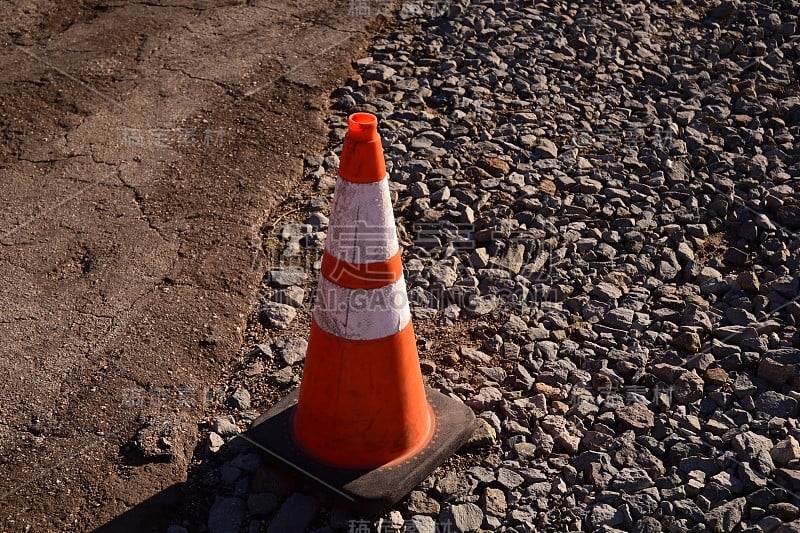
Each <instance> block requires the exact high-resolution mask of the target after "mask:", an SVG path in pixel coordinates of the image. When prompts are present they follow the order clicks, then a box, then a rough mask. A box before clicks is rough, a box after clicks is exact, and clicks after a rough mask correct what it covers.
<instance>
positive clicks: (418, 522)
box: [406, 514, 436, 533]
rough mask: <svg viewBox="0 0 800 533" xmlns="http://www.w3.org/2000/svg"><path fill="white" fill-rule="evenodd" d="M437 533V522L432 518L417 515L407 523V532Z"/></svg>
mask: <svg viewBox="0 0 800 533" xmlns="http://www.w3.org/2000/svg"><path fill="white" fill-rule="evenodd" d="M409 530H410V531H413V532H416V533H436V521H435V520H434V519H433V518H431V517H430V516H425V515H420V514H416V515H414V516H412V517H411V518H410V519H409V520H408V522H406V531H409Z"/></svg>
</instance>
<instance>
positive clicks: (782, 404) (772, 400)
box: [756, 391, 798, 418]
mask: <svg viewBox="0 0 800 533" xmlns="http://www.w3.org/2000/svg"><path fill="white" fill-rule="evenodd" d="M756 407H757V408H758V410H759V411H761V412H762V413H766V414H768V415H770V416H777V417H780V418H792V417H794V416H797V408H798V404H797V400H795V399H794V398H792V397H791V396H786V395H785V394H781V393H779V392H775V391H766V392H763V393H761V394H759V395H758V398H756Z"/></svg>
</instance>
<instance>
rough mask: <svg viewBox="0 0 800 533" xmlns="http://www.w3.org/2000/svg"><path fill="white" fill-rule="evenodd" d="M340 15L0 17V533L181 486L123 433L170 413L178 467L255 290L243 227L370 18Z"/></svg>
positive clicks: (91, 5)
mask: <svg viewBox="0 0 800 533" xmlns="http://www.w3.org/2000/svg"><path fill="white" fill-rule="evenodd" d="M349 15H350V14H349V13H348V3H347V1H325V2H310V1H307V0H296V1H292V0H280V1H273V2H270V5H268V6H267V5H265V2H263V1H248V2H247V3H238V2H229V3H227V4H225V3H221V2H210V1H200V2H192V3H191V5H190V4H177V3H170V2H168V1H165V2H163V3H157V2H130V3H128V2H126V3H123V2H104V1H95V0H89V1H77V0H70V1H64V2H56V1H49V0H26V1H23V2H15V3H4V4H2V5H0V20H2V23H0V28H1V29H2V32H1V33H2V36H3V40H4V46H3V48H2V50H0V72H2V77H1V78H0V79H2V80H3V84H2V86H0V135H2V143H0V196H1V197H2V199H3V200H2V201H3V209H2V211H1V212H0V262H2V267H0V339H2V343H0V346H1V347H0V364H1V365H2V369H3V371H4V373H5V379H3V380H2V381H1V382H0V509H2V512H0V530H3V531H6V530H7V531H54V530H59V531H62V530H75V531H87V530H92V529H94V528H98V527H100V526H102V525H103V524H107V523H109V522H110V521H111V520H113V519H114V518H115V517H119V516H120V515H121V514H123V513H125V512H126V511H129V510H130V509H131V508H133V507H135V506H137V505H139V504H140V503H141V502H142V501H144V500H147V499H148V498H150V497H151V496H153V495H154V494H156V493H158V492H164V491H166V490H167V489H168V488H169V487H172V486H175V485H176V484H177V483H180V482H181V481H182V480H183V479H184V478H185V476H186V464H185V463H181V462H177V463H175V462H173V463H170V462H149V463H146V464H145V463H144V462H142V461H138V460H137V458H136V457H132V456H131V455H130V454H129V453H128V452H127V450H128V448H129V447H128V446H127V443H128V442H129V441H130V440H131V439H132V438H133V437H134V435H135V434H136V431H137V430H138V428H140V427H141V425H142V420H143V417H144V416H146V415H147V414H148V413H149V412H154V411H159V410H163V407H164V405H167V404H168V405H169V409H171V410H173V411H177V412H178V414H179V415H180V417H181V419H183V420H185V421H186V424H185V425H184V427H183V430H184V433H183V434H182V436H181V438H182V441H183V442H182V444H183V445H184V447H185V450H186V458H187V461H188V460H189V458H190V457H191V454H192V450H193V448H194V446H195V430H196V421H197V420H198V419H199V418H201V417H202V413H203V408H204V401H203V398H204V395H205V394H206V392H207V389H208V386H209V384H210V383H212V382H213V381H214V380H216V379H218V378H219V376H220V375H223V374H224V369H225V368H226V365H228V364H230V362H231V360H232V357H233V356H234V355H235V354H236V352H237V351H238V349H239V347H240V345H241V342H242V329H243V327H244V325H245V322H246V315H247V313H248V312H249V310H250V309H251V307H252V304H253V302H254V301H255V298H256V296H257V295H256V290H257V286H258V282H259V280H260V279H261V277H262V274H263V261H262V260H261V258H262V251H261V248H260V244H259V242H260V241H259V237H258V230H259V226H260V224H261V223H262V222H263V221H264V220H266V219H267V218H268V216H269V213H270V212H271V211H272V210H274V209H275V207H276V205H277V202H278V200H280V199H281V198H282V197H283V196H284V195H285V194H286V192H287V191H288V190H290V189H291V188H292V187H293V186H294V184H295V183H296V182H297V181H298V180H299V179H300V175H301V173H302V169H303V156H304V155H305V154H307V153H315V152H318V151H319V150H320V149H322V147H323V146H324V141H325V139H324V136H325V134H326V128H325V126H324V123H323V122H322V119H321V116H322V111H323V108H324V107H325V105H326V101H327V98H326V97H327V94H328V92H329V91H330V89H331V88H333V87H335V86H337V85H338V84H340V83H341V80H342V79H343V78H344V77H345V76H346V75H347V74H348V73H349V64H350V61H349V59H350V58H351V57H352V56H353V55H354V54H355V51H356V50H358V49H360V48H362V47H363V46H364V45H365V42H366V36H367V35H368V31H369V29H370V27H371V25H374V24H375V22H376V18H375V17H366V18H363V17H361V18H356V19H354V18H351V17H350V16H349ZM187 393H188V394H187ZM177 396H181V398H183V400H184V401H183V402H176V401H174V399H175V397H177ZM173 503H174V502H173V501H169V500H168V499H167V501H166V502H165V503H164V505H172V504H173ZM152 514H158V510H157V509H151V515H152ZM164 517H165V520H168V516H167V513H165V514H164Z"/></svg>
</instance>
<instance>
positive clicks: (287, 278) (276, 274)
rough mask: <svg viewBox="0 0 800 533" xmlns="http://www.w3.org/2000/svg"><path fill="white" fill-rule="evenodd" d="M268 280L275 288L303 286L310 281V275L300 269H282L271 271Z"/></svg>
mask: <svg viewBox="0 0 800 533" xmlns="http://www.w3.org/2000/svg"><path fill="white" fill-rule="evenodd" d="M268 278H269V282H270V285H272V286H274V287H291V286H292V285H300V284H302V283H303V282H304V281H305V280H306V279H308V274H306V272H305V271H304V270H301V269H299V268H291V267H281V268H275V269H273V270H270V271H269V276H268Z"/></svg>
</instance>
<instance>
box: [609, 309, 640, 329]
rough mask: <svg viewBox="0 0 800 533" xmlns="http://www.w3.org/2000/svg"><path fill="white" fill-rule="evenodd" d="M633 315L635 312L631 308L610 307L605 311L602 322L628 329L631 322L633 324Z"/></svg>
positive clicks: (613, 326)
mask: <svg viewBox="0 0 800 533" xmlns="http://www.w3.org/2000/svg"><path fill="white" fill-rule="evenodd" d="M635 315H636V313H635V312H634V311H633V309H627V308H624V307H620V308H617V309H612V310H611V311H609V312H608V313H606V316H605V318H603V324H605V325H606V326H609V327H612V328H617V329H621V330H628V329H630V327H631V324H633V318H634V316H635Z"/></svg>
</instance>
